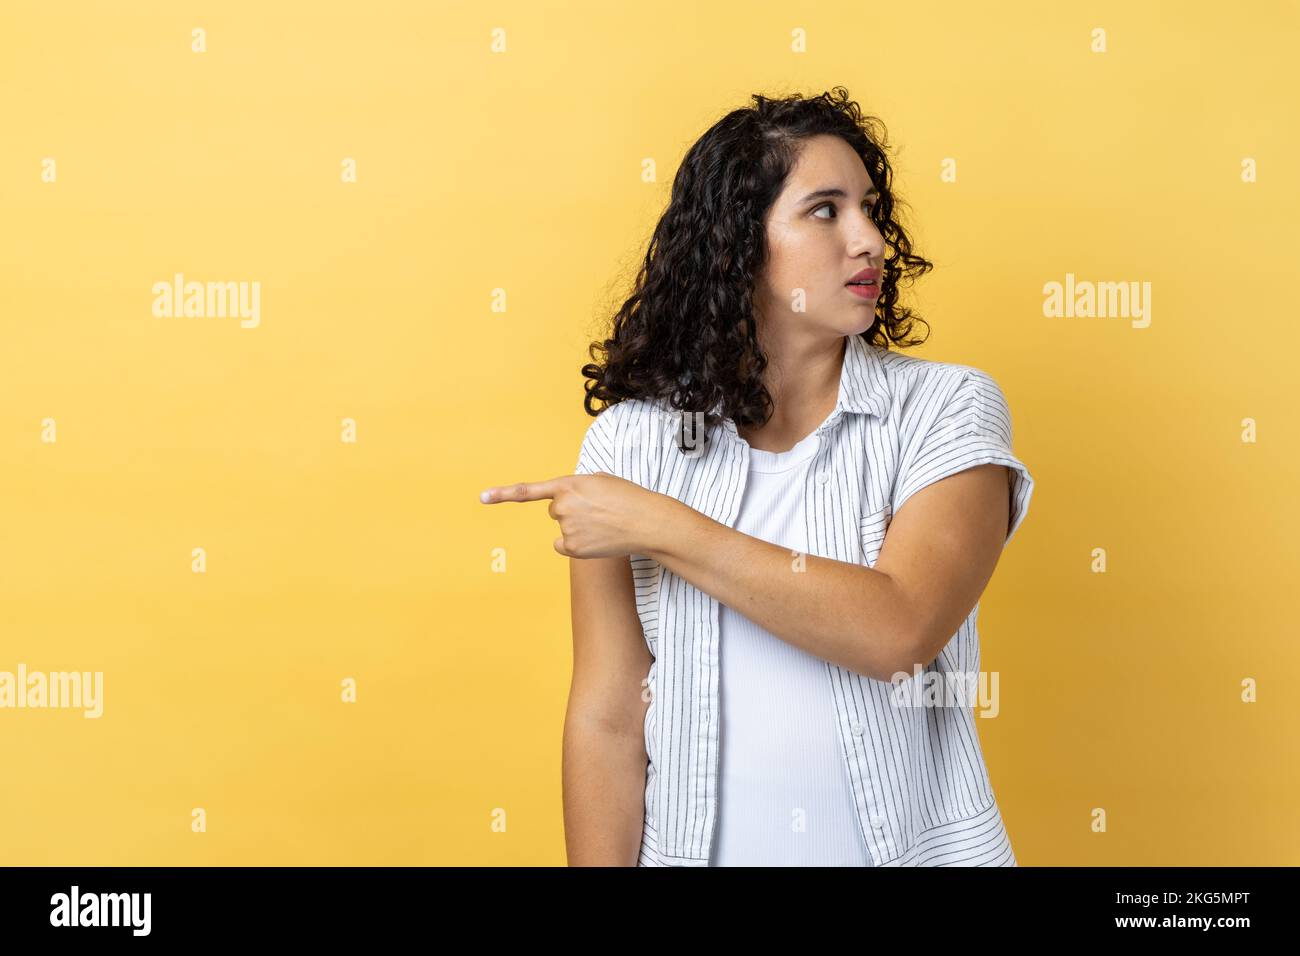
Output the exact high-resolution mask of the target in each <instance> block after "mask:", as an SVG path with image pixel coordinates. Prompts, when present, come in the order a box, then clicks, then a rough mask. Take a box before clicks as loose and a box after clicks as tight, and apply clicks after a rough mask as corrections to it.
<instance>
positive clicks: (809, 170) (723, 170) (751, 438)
mask: <svg viewBox="0 0 1300 956" xmlns="http://www.w3.org/2000/svg"><path fill="white" fill-rule="evenodd" d="M876 122H877V121H874V120H872V119H870V118H864V117H863V116H862V114H861V112H860V110H859V108H858V106H857V104H856V103H854V102H852V101H851V100H849V99H848V93H847V91H846V90H844V89H843V88H842V87H836V88H835V89H834V90H833V91H831V93H823V94H822V95H820V96H817V97H814V98H808V99H805V98H802V97H799V96H795V97H791V98H788V99H782V100H770V99H766V98H764V97H762V96H755V97H754V104H753V106H752V107H750V108H746V109H740V110H736V111H735V112H732V113H730V114H728V115H727V116H726V117H724V118H723V119H722V120H721V121H720V122H718V123H717V124H716V125H715V126H714V127H713V128H712V129H710V130H709V131H708V132H707V133H705V134H704V136H703V137H701V139H700V140H699V141H698V142H697V143H696V144H695V145H694V146H693V147H692V148H691V150H690V151H689V152H688V153H687V155H686V158H685V160H684V161H683V163H682V166H681V169H680V170H679V171H678V173H677V176H676V179H675V180H674V183H673V190H672V198H671V202H670V204H669V206H668V209H667V211H666V212H665V213H664V215H663V217H662V218H661V220H660V222H659V224H658V226H657V228H656V230H655V233H654V236H653V238H652V240H651V243H650V248H649V250H648V252H647V254H646V258H645V263H644V265H643V266H642V269H641V271H640V274H639V275H638V277H637V283H636V290H635V292H634V294H633V295H632V296H631V297H630V298H629V299H628V300H627V302H626V303H625V304H624V305H623V307H622V309H621V310H620V311H619V313H618V315H617V316H616V317H615V319H614V323H613V330H612V334H611V336H610V337H609V338H608V340H606V341H605V342H604V343H603V344H600V345H593V348H592V356H593V358H594V357H596V355H597V352H598V351H599V352H600V353H601V354H602V355H603V356H604V361H603V362H602V363H600V364H590V365H587V366H585V367H584V369H583V374H584V375H585V376H586V377H587V378H589V379H591V382H590V383H588V386H587V396H586V407H587V411H588V413H589V414H592V415H596V416H597V417H596V419H595V421H594V422H593V423H592V424H591V426H590V428H589V429H588V432H587V435H586V438H585V440H584V442H583V445H582V450H581V453H580V456H579V460H578V464H577V468H576V471H577V474H576V475H568V476H562V477H559V478H555V479H552V480H550V481H543V482H534V483H524V484H519V485H515V486H510V487H504V488H497V489H490V490H489V491H487V492H484V495H483V500H484V501H489V502H497V501H532V500H538V499H541V498H548V499H551V505H550V515H551V517H553V518H555V519H556V520H557V521H558V522H559V526H560V530H561V532H562V537H561V538H559V539H557V541H556V542H555V548H556V550H557V551H559V552H560V553H561V554H565V555H568V556H569V557H571V558H574V559H575V560H573V561H571V562H570V566H571V592H572V605H573V633H574V669H573V682H572V686H571V690H570V696H569V708H568V712H567V715H566V719H565V728H564V773H563V777H564V795H565V833H566V840H567V844H568V853H569V862H570V864H571V865H592V864H594V865H634V864H639V865H644V866H658V865H681V866H709V865H712V866H730V865H805V866H813V865H817V866H904V865H913V866H914V865H926V866H942V865H978V866H1014V865H1016V861H1015V856H1014V854H1013V852H1012V849H1011V843H1010V840H1009V838H1008V836H1007V833H1006V829H1005V827H1004V825H1003V822H1002V818H1001V815H1000V813H999V810H998V806H997V803H996V801H995V799H994V796H993V790H992V787H991V785H990V783H989V776H988V772H987V769H986V768H985V765H984V760H983V756H982V754H981V751H980V746H979V739H978V736H977V734H976V732H975V727H974V721H973V718H972V715H971V710H970V707H971V704H972V703H973V701H972V699H971V696H970V693H969V691H970V689H971V688H972V687H973V684H963V683H962V680H963V678H964V679H967V680H973V678H974V675H977V674H978V671H979V638H978V634H977V631H976V626H975V618H976V613H977V611H978V603H977V602H978V599H979V596H980V594H981V593H982V592H983V590H984V587H985V585H986V584H987V583H988V581H989V579H990V577H991V576H992V574H993V570H994V567H995V565H996V564H997V560H998V556H999V554H1000V552H1001V550H1002V548H1003V547H1004V546H1005V543H1006V542H1007V541H1008V540H1009V539H1010V537H1011V535H1012V534H1013V533H1014V532H1015V530H1016V528H1017V527H1018V526H1019V524H1020V522H1021V520H1022V519H1023V517H1024V515H1025V511H1026V509H1027V507H1028V504H1029V499H1030V495H1031V492H1032V487H1033V479H1032V478H1031V476H1030V474H1029V472H1028V470H1027V469H1026V468H1025V466H1024V465H1023V464H1022V463H1021V462H1020V461H1019V460H1018V459H1017V458H1016V457H1015V456H1014V455H1013V454H1012V451H1011V424H1010V416H1009V413H1008V410H1007V406H1006V402H1005V399H1004V396H1003V394H1002V392H1001V390H1000V389H999V387H998V385H997V384H996V382H994V380H993V379H992V378H991V377H989V376H988V375H987V374H985V373H984V372H982V371H980V370H978V369H975V368H972V367H970V366H964V365H955V364H948V363H939V362H930V361H925V360H922V359H918V358H914V357H912V356H905V355H902V354H900V353H899V352H897V351H891V350H890V349H889V345H890V343H895V344H902V345H904V346H908V345H915V344H919V342H918V341H917V340H911V341H905V342H904V341H902V340H903V339H904V337H905V336H906V335H907V334H908V332H909V331H910V330H911V326H912V323H913V316H912V314H911V313H910V312H909V310H907V309H904V308H902V307H900V306H899V305H898V283H899V281H900V280H901V279H905V278H906V279H909V280H910V279H911V278H913V277H915V276H918V275H921V274H923V273H924V272H925V271H927V270H929V269H930V268H932V265H931V263H929V262H928V261H926V260H925V259H923V258H921V257H919V256H917V255H914V254H913V253H912V247H911V243H910V241H909V240H908V237H907V236H906V234H905V233H904V231H903V229H902V227H901V226H900V224H899V223H898V222H897V221H896V219H895V218H894V210H895V207H896V205H897V203H898V198H897V197H896V196H895V195H894V194H893V191H892V189H891V170H890V166H889V163H888V161H887V158H886V155H885V151H886V144H885V141H884V136H883V134H882V133H880V132H879V131H878V130H877V128H876ZM593 400H599V401H601V402H602V403H604V407H603V409H602V410H601V411H600V412H599V413H598V412H597V411H595V410H594V409H593V406H592V402H593ZM886 532H888V533H886ZM922 685H925V686H926V687H928V688H930V690H931V691H933V689H934V687H935V686H936V685H941V686H943V687H949V688H951V687H953V686H955V687H959V688H966V693H965V694H964V696H963V695H962V694H952V693H942V694H937V695H936V694H935V693H933V692H931V693H929V694H920V693H915V692H914V691H917V690H918V689H919V688H921V686H922Z"/></svg>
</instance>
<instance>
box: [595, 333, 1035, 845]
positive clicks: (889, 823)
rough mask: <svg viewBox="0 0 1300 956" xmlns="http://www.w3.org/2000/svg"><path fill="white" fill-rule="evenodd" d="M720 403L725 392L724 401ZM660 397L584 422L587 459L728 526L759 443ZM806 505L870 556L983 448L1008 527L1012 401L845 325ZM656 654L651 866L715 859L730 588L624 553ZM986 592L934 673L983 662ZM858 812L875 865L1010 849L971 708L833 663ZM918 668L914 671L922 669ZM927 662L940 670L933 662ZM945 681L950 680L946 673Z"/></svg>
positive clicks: (1022, 497)
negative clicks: (926, 697)
mask: <svg viewBox="0 0 1300 956" xmlns="http://www.w3.org/2000/svg"><path fill="white" fill-rule="evenodd" d="M715 411H717V409H716V408H715ZM685 430H686V433H687V438H688V440H687V442H686V444H687V447H688V450H686V451H683V450H682V449H681V448H680V447H679V445H680V444H681V443H682V431H683V415H682V413H679V412H673V411H672V410H671V409H669V408H668V406H667V405H666V404H663V403H661V402H651V401H650V400H646V399H626V400H624V401H622V402H619V403H617V404H615V405H612V406H610V407H609V408H607V409H605V410H604V411H603V412H601V413H600V415H598V416H597V417H596V419H595V420H594V421H592V422H591V424H590V426H589V427H588V429H587V434H586V436H585V438H584V439H583V442H582V448H581V451H580V452H579V456H578V463H577V467H576V468H575V471H576V473H577V474H592V473H594V472H606V473H608V474H612V475H617V476H619V477H621V478H625V479H627V480H628V481H632V482H635V483H636V484H639V485H641V486H642V487H644V488H647V489H649V490H651V491H655V492H659V493H660V494H665V495H670V496H671V497H674V498H676V499H678V500H679V501H681V502H682V503H684V504H686V505H688V506H690V507H691V508H693V509H695V510H696V511H699V512H701V513H702V514H705V515H708V516H709V517H710V518H712V519H714V520H715V521H718V522H720V523H722V524H724V525H726V526H727V527H735V521H736V517H737V513H738V511H739V506H740V501H741V498H742V495H743V493H744V488H745V482H746V478H747V476H748V473H749V460H750V454H751V449H750V447H749V444H748V443H747V442H746V441H745V440H744V439H743V438H741V437H740V436H739V434H737V431H736V425H735V422H734V421H732V420H731V419H729V418H725V419H723V420H722V421H721V422H720V423H719V424H718V425H716V426H714V427H712V428H711V429H709V433H708V441H707V442H706V441H702V440H694V436H692V434H691V425H690V422H689V421H688V422H687V424H686V429H685ZM814 434H816V435H818V436H819V441H818V442H817V452H816V455H815V456H814V457H813V459H812V463H811V466H810V467H809V469H808V471H807V487H806V489H805V494H804V519H805V526H806V530H807V550H808V553H809V554H812V555H816V556H819V557H825V558H832V559H834V560H837V561H847V562H852V563H856V564H863V565H866V566H867V567H871V566H873V565H874V564H875V561H876V558H877V557H878V556H879V554H880V549H881V546H882V545H883V543H884V539H885V532H886V531H887V529H888V527H889V522H890V519H891V517H892V515H893V514H895V513H896V512H897V511H898V510H899V508H901V507H902V506H903V504H904V502H906V501H907V499H908V498H910V497H911V496H912V495H913V494H915V493H916V492H917V491H919V490H920V489H922V488H924V487H925V486H927V485H929V484H931V483H933V482H935V481H938V480H940V479H942V478H946V477H948V476H949V475H953V474H955V473H957V472H959V471H963V470H965V469H967V468H972V467H975V466H976V465H981V464H986V463H995V464H1001V465H1006V466H1007V467H1008V468H1009V470H1010V475H1011V486H1010V506H1011V519H1010V522H1009V524H1008V531H1007V538H1006V540H1007V541H1008V542H1009V541H1010V540H1011V538H1012V536H1013V535H1014V534H1015V532H1016V530H1017V529H1018V528H1019V526H1020V523H1021V522H1022V520H1023V519H1024V517H1025V513H1026V511H1027V510H1028V507H1029V500H1030V497H1031V494H1032V492H1033V484H1034V482H1033V478H1032V477H1031V476H1030V474H1029V471H1028V469H1027V468H1026V467H1025V466H1024V464H1022V463H1021V462H1020V460H1019V459H1018V458H1016V457H1015V455H1014V454H1013V453H1012V450H1011V416H1010V412H1009V410H1008V408H1007V403H1006V399H1005V397H1004V396H1003V394H1002V390H1001V389H1000V388H999V387H998V385H997V383H996V382H995V381H994V380H993V379H992V378H991V377H990V376H989V375H988V374H987V373H985V372H983V371H980V370H979V369H976V368H973V367H970V366H966V365H956V364H951V363H943V362H932V361H927V360H924V359H920V358H916V357H914V356H911V355H905V354H903V353H899V352H893V351H888V350H885V349H881V348H879V347H877V346H874V345H871V344H869V343H868V342H867V341H866V339H865V338H863V337H862V336H860V335H850V336H847V337H846V346H845V351H844V360H843V363H842V365H841V371H840V388H839V397H838V399H837V402H836V405H835V408H834V410H833V411H832V412H831V414H830V415H829V417H827V419H826V420H825V421H824V422H823V423H822V424H821V425H820V426H819V427H818V428H817V430H816V432H815V433H814ZM630 560H631V565H632V572H633V579H634V582H635V586H636V605H637V614H638V616H639V618H640V620H641V625H642V629H643V632H644V635H645V640H646V643H647V645H648V647H649V650H650V656H651V664H650V669H649V672H648V674H647V681H648V685H649V688H650V695H651V699H650V706H649V708H648V709H647V711H646V718H645V746H646V755H647V757H648V764H647V771H646V789H645V815H644V825H643V829H642V838H641V850H640V854H639V857H638V865H640V866H707V865H708V863H709V856H710V850H711V848H712V846H713V842H714V836H715V830H716V822H717V819H716V818H717V811H718V763H719V760H718V745H719V739H720V735H721V728H720V717H721V709H720V707H719V687H718V678H719V666H718V665H719V640H718V638H719V631H720V629H719V603H718V601H717V600H716V599H715V598H713V597H712V596H711V595H709V594H706V593H704V592H703V591H700V590H699V589H698V588H696V587H694V586H693V585H692V584H690V583H689V582H688V581H686V580H685V579H684V578H681V577H679V576H678V575H675V574H673V573H672V572H671V571H669V570H667V569H666V568H664V567H663V566H662V565H660V564H659V563H658V562H657V561H654V560H652V559H651V558H649V557H647V556H645V555H639V554H633V555H631V557H630ZM978 613H979V604H978V603H976V605H975V607H974V608H972V609H971V612H970V614H969V615H968V616H967V618H966V620H965V621H963V622H962V624H961V626H960V627H959V628H958V629H957V631H956V633H954V634H953V636H952V637H951V639H949V641H948V643H947V644H946V645H945V646H944V648H943V650H941V651H940V652H939V655H938V657H937V658H936V659H935V660H934V661H932V662H930V664H929V665H928V666H927V667H926V669H925V670H926V672H929V671H938V672H941V673H940V674H939V675H937V676H938V677H939V678H940V679H944V678H945V676H946V675H957V677H955V678H951V679H945V680H944V681H943V683H944V684H947V683H949V682H951V683H956V680H957V679H958V678H959V677H960V676H961V675H971V677H972V678H973V677H974V676H976V675H978V672H979V665H980V645H979V634H978V631H977V629H976V617H977V615H978ZM825 667H826V677H827V680H828V681H829V684H830V688H831V693H832V696H833V698H834V706H835V715H834V718H835V726H836V729H837V732H838V735H839V741H840V745H841V747H842V750H843V755H844V763H845V772H846V773H847V775H848V779H849V782H850V785H851V787H852V790H853V800H854V809H855V811H856V816H857V822H858V826H859V828H860V832H861V834H862V838H863V841H864V842H865V844H866V846H867V849H868V851H869V852H870V854H871V860H872V863H873V864H874V865H875V866H954V865H956V866H1015V865H1016V860H1015V855H1014V854H1013V852H1012V849H1011V841H1010V838H1009V837H1008V835H1007V832H1006V828H1005V826H1004V825H1003V821H1002V816H1001V814H1000V812H999V811H998V806H997V802H996V800H995V799H994V795H993V788H992V786H991V784H990V782H989V775H988V770H987V768H986V766H985V764H984V757H983V753H982V751H981V748H980V743H979V736H978V734H977V733H976V730H975V723H974V717H973V714H972V712H971V709H970V708H969V707H963V706H914V705H913V704H912V703H911V695H908V700H907V702H903V701H900V699H899V696H898V694H897V693H896V690H895V685H893V684H891V683H888V682H885V681H878V680H875V679H873V678H871V677H867V676H866V675H863V674H859V673H855V672H853V671H850V670H847V669H845V668H843V667H840V666H838V665H836V664H832V663H831V662H829V661H826V662H825ZM927 676H929V675H927V674H926V673H923V674H921V675H919V676H917V677H912V678H909V679H908V680H907V681H905V682H903V684H904V687H905V688H908V689H910V687H911V685H912V684H913V682H914V681H918V680H919V681H921V682H922V686H924V685H925V683H927ZM931 679H933V678H931ZM941 686H943V684H941Z"/></svg>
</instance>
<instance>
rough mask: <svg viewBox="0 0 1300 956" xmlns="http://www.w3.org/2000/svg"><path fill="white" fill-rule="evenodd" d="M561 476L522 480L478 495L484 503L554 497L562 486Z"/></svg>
mask: <svg viewBox="0 0 1300 956" xmlns="http://www.w3.org/2000/svg"><path fill="white" fill-rule="evenodd" d="M562 480H563V479H561V478H552V479H550V480H549V481H520V482H516V483H515V484H513V485H501V486H499V487H497V488H489V489H487V490H486V491H484V492H483V493H482V494H480V495H479V496H478V498H479V501H481V502H483V503H484V504H496V503H497V502H499V501H541V500H542V499H543V498H554V497H555V493H556V492H557V491H558V490H559V488H560V484H559V483H560V481H562Z"/></svg>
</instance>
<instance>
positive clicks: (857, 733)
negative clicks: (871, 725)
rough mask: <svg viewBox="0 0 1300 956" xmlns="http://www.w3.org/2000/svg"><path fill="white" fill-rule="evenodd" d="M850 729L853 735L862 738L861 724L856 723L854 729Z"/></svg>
mask: <svg viewBox="0 0 1300 956" xmlns="http://www.w3.org/2000/svg"><path fill="white" fill-rule="evenodd" d="M850 729H851V730H852V731H853V735H854V736H855V737H861V736H862V725H861V724H859V723H854V724H853V727H852V728H850Z"/></svg>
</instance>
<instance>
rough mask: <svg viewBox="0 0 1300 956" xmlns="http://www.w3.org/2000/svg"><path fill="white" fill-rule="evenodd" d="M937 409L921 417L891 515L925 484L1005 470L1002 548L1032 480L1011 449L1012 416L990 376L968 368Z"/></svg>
mask: <svg viewBox="0 0 1300 956" xmlns="http://www.w3.org/2000/svg"><path fill="white" fill-rule="evenodd" d="M941 388H942V389H943V391H944V392H948V393H949V394H948V395H947V397H946V398H944V397H942V396H938V400H937V401H936V402H935V410H934V411H927V412H923V413H922V418H921V423H920V425H921V429H922V431H921V438H920V439H919V440H918V441H915V442H913V443H911V445H910V446H909V447H908V448H906V449H905V450H904V451H903V453H902V461H901V464H900V466H899V474H898V478H897V481H896V483H895V485H894V496H893V502H892V506H893V513H894V514H897V513H898V510H899V509H900V508H902V507H903V504H904V503H905V502H906V501H907V499H908V498H910V497H912V495H914V494H916V493H917V492H918V491H920V490H921V489H922V488H924V487H926V486H927V485H931V484H933V483H934V482H936V481H939V480H940V479H943V478H947V477H949V476H950V475H955V474H957V473H958V472H960V471H965V470H966V469H967V468H974V467H975V466H977V465H984V464H998V465H1006V466H1007V469H1008V473H1009V476H1010V494H1011V516H1010V520H1009V522H1008V525H1007V537H1006V540H1005V541H1004V542H1003V547H1006V545H1007V543H1009V542H1010V541H1011V538H1012V536H1013V535H1014V534H1015V533H1016V529H1018V528H1019V527H1020V524H1021V522H1022V521H1024V519H1025V514H1026V513H1027V512H1028V510H1029V499H1030V497H1031V496H1032V495H1033V490H1034V479H1033V477H1032V476H1031V475H1030V474H1029V469H1028V468H1026V467H1025V465H1024V463H1023V462H1021V461H1020V459H1019V458H1017V457H1016V456H1015V455H1014V454H1013V453H1012V450H1011V411H1010V409H1009V408H1008V407H1007V400H1006V396H1004V395H1003V394H1002V389H1001V388H999V387H998V384H997V382H996V381H994V380H993V378H992V377H991V376H989V375H988V373H986V372H982V371H980V370H979V369H974V368H968V369H966V370H965V374H964V376H963V377H962V379H961V381H960V382H959V383H958V384H957V386H956V389H955V390H953V389H952V388H951V387H950V386H946V385H945V386H941Z"/></svg>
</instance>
